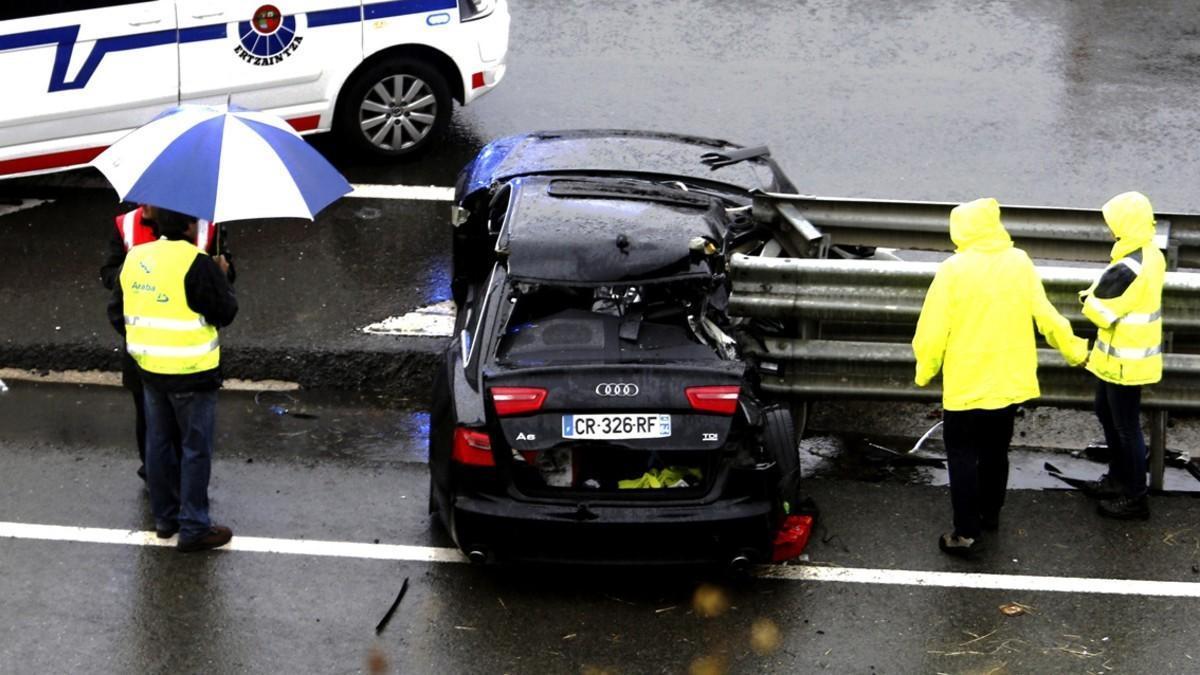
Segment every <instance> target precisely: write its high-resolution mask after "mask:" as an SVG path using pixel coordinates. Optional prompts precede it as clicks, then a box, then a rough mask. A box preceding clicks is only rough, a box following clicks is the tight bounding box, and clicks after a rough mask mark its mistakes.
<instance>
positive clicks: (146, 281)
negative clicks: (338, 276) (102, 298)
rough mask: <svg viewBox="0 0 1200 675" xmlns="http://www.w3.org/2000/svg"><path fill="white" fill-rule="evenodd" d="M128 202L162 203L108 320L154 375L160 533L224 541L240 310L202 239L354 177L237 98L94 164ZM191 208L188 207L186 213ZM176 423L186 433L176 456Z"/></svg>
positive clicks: (148, 380) (153, 492)
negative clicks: (224, 422)
mask: <svg viewBox="0 0 1200 675" xmlns="http://www.w3.org/2000/svg"><path fill="white" fill-rule="evenodd" d="M91 164H92V166H94V167H95V168H97V169H98V170H99V171H100V172H101V173H103V174H104V176H105V178H107V179H108V181H109V182H110V183H111V184H112V186H113V187H114V188H115V189H116V192H117V198H118V199H120V200H121V201H129V202H136V203H139V204H154V205H156V206H157V207H158V209H157V212H156V214H155V218H156V219H157V221H158V226H159V235H160V236H161V237H162V238H161V239H159V240H158V241H155V242H151V243H148V244H143V245H141V246H135V247H133V248H132V249H130V251H129V252H128V254H127V255H126V258H125V264H124V265H123V266H122V267H121V272H120V274H119V283H118V284H115V285H114V289H113V297H112V300H111V301H110V303H109V319H110V321H112V323H113V326H114V327H115V328H116V329H117V330H118V332H123V334H124V335H125V343H126V351H127V352H128V353H129V354H130V355H131V356H132V357H133V359H134V361H135V362H136V364H137V368H138V372H139V373H140V375H141V377H142V381H143V383H144V384H145V387H144V391H145V394H144V398H145V407H146V474H147V478H148V480H147V485H148V487H149V488H150V503H151V508H152V510H153V512H154V519H155V530H156V532H157V534H158V536H159V537H162V538H169V537H171V536H173V535H174V533H175V532H176V531H178V532H179V542H178V544H177V548H178V550H180V551H200V550H205V549H211V548H217V547H220V546H223V545H224V544H225V543H227V542H228V541H229V540H230V538H231V537H232V536H233V532H232V531H231V530H230V529H229V528H228V527H224V526H221V525H213V524H212V522H211V519H210V517H209V513H208V480H209V475H210V472H211V466H212V441H213V430H214V426H215V417H214V415H215V410H216V399H217V389H218V388H219V387H220V385H221V369H220V366H221V357H220V353H221V352H220V335H219V330H220V329H221V328H222V327H224V326H227V325H229V323H230V322H231V321H233V318H234V316H235V315H236V314H237V300H236V298H235V296H234V294H233V288H232V287H231V286H230V285H229V281H228V280H227V279H226V277H225V275H224V274H223V273H222V268H221V264H220V262H219V259H214V258H211V257H209V256H208V255H205V254H204V253H202V252H201V251H200V250H199V249H198V248H197V247H196V246H195V245H193V244H192V243H191V242H190V241H188V240H189V239H194V238H195V236H196V234H197V227H198V224H199V221H200V219H203V220H205V221H208V222H219V223H228V222H233V221H239V220H254V219H262V218H303V219H306V220H313V219H314V217H315V216H316V214H317V213H318V212H319V211H320V210H321V209H323V208H325V207H326V206H328V205H329V204H330V203H332V202H333V201H335V200H337V199H338V198H339V197H341V196H342V195H345V194H347V193H349V192H350V191H351V189H352V188H351V187H350V184H349V183H348V182H346V179H345V178H344V177H343V176H342V175H341V174H340V173H338V171H337V170H336V169H334V168H333V167H332V166H331V165H330V164H329V162H328V161H326V160H325V158H324V157H322V156H321V154H320V153H318V152H317V151H316V150H314V149H313V148H312V146H310V145H308V143H307V142H306V141H305V140H304V139H303V138H301V137H300V135H299V134H297V133H296V131H295V130H294V129H292V128H291V127H290V126H289V125H288V124H287V122H284V121H283V120H281V119H279V118H278V117H274V116H272V115H266V114H264V113H261V112H256V111H252V110H246V109H244V108H240V107H238V106H234V105H226V106H198V105H182V106H177V107H174V108H171V109H169V110H166V111H164V112H163V113H162V114H160V115H159V116H158V117H156V118H154V119H153V120H151V121H150V122H149V123H147V124H146V125H144V126H142V127H139V128H138V129H136V130H134V131H132V132H130V133H129V134H128V135H126V136H124V137H123V138H121V139H120V140H118V141H117V142H116V143H114V144H113V145H112V146H111V147H109V149H107V150H105V151H104V152H103V153H101V154H100V155H99V156H98V157H97V158H96V159H95V160H93V161H92V163H91ZM184 214H187V215H184ZM172 425H175V426H178V427H179V429H180V430H181V432H182V441H181V446H182V458H181V459H180V460H179V461H176V460H175V459H174V455H173V452H172V451H171V443H170V439H169V433H170V428H171V426H172Z"/></svg>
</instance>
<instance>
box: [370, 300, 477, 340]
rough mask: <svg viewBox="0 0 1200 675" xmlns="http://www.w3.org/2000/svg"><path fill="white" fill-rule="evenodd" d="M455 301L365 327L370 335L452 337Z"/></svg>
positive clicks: (390, 317)
mask: <svg viewBox="0 0 1200 675" xmlns="http://www.w3.org/2000/svg"><path fill="white" fill-rule="evenodd" d="M454 315H455V308H454V301H453V300H446V301H445V302H439V303H438V304H436V305H428V306H426V307H421V308H419V309H414V310H413V311H411V312H409V313H408V314H405V315H404V316H389V317H388V318H386V319H384V320H383V321H379V322H377V323H373V324H371V325H369V326H364V327H363V329H362V330H363V332H364V333H367V334H368V335H401V336H405V337H450V336H451V335H453V334H454Z"/></svg>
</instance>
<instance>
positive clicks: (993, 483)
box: [942, 405, 1017, 538]
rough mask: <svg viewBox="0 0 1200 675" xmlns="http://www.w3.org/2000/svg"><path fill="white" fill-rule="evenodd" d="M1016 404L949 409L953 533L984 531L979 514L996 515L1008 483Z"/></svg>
mask: <svg viewBox="0 0 1200 675" xmlns="http://www.w3.org/2000/svg"><path fill="white" fill-rule="evenodd" d="M1016 412H1017V406H1015V405H1012V406H1009V407H1007V408H1001V409H1000V410H947V411H945V413H944V415H943V416H942V419H943V420H944V422H945V424H944V426H943V427H942V439H943V440H944V442H945V444H946V460H947V464H948V465H949V469H950V503H951V504H952V505H953V506H954V532H955V534H957V535H959V536H961V537H971V538H976V537H978V536H979V520H980V516H981V515H984V516H988V517H989V518H992V517H997V516H999V514H1000V508H1001V507H1002V506H1004V491H1005V489H1006V488H1007V487H1008V445H1009V443H1010V442H1011V441H1012V434H1013V418H1014V417H1015V416H1016Z"/></svg>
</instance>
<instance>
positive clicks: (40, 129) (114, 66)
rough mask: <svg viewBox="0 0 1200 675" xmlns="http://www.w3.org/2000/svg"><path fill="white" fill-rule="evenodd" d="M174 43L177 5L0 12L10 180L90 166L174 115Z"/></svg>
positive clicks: (0, 127)
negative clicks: (115, 145)
mask: <svg viewBox="0 0 1200 675" xmlns="http://www.w3.org/2000/svg"><path fill="white" fill-rule="evenodd" d="M175 36H176V23H175V2H174V0H37V1H31V0H19V1H15V2H4V3H0V73H2V74H3V76H2V82H3V86H4V92H3V101H2V102H0V163H4V164H6V166H5V167H4V169H5V170H4V171H3V173H15V172H17V170H21V169H22V168H23V169H24V170H37V169H40V168H50V167H51V166H54V164H50V165H49V166H37V164H38V162H39V161H40V162H42V163H45V161H48V160H46V157H49V156H57V159H56V160H53V161H58V162H59V163H58V164H57V166H65V165H67V164H79V163H83V162H87V161H89V160H90V159H91V157H92V156H95V155H96V154H98V153H99V152H100V151H101V150H102V149H103V148H104V147H105V146H108V145H110V144H111V143H112V142H113V141H115V140H116V138H118V137H119V136H120V134H121V132H124V131H126V130H129V129H133V128H135V127H138V126H140V125H142V124H145V123H146V122H149V121H150V120H151V119H153V118H154V116H155V115H157V114H158V113H160V112H161V111H163V110H164V109H166V108H168V107H170V106H172V105H175V104H176V103H177V101H178V96H179V70H178V58H177V48H176V46H175ZM71 153H73V155H71V157H70V158H71V159H75V160H77V161H62V160H63V157H62V155H64V154H71ZM87 155H91V156H87ZM38 158H42V159H38ZM13 159H16V160H17V162H16V163H20V162H22V161H23V162H25V163H26V164H29V165H30V166H24V165H22V166H18V167H16V170H11V169H12V168H13V167H12V166H7V164H9V163H6V162H4V161H3V160H13Z"/></svg>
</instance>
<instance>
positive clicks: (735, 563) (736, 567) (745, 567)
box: [729, 555, 750, 574]
mask: <svg viewBox="0 0 1200 675" xmlns="http://www.w3.org/2000/svg"><path fill="white" fill-rule="evenodd" d="M729 569H731V570H733V571H734V572H735V573H737V574H745V573H747V572H749V571H750V558H747V557H746V556H744V555H735V556H733V559H732V560H730V561H729Z"/></svg>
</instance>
